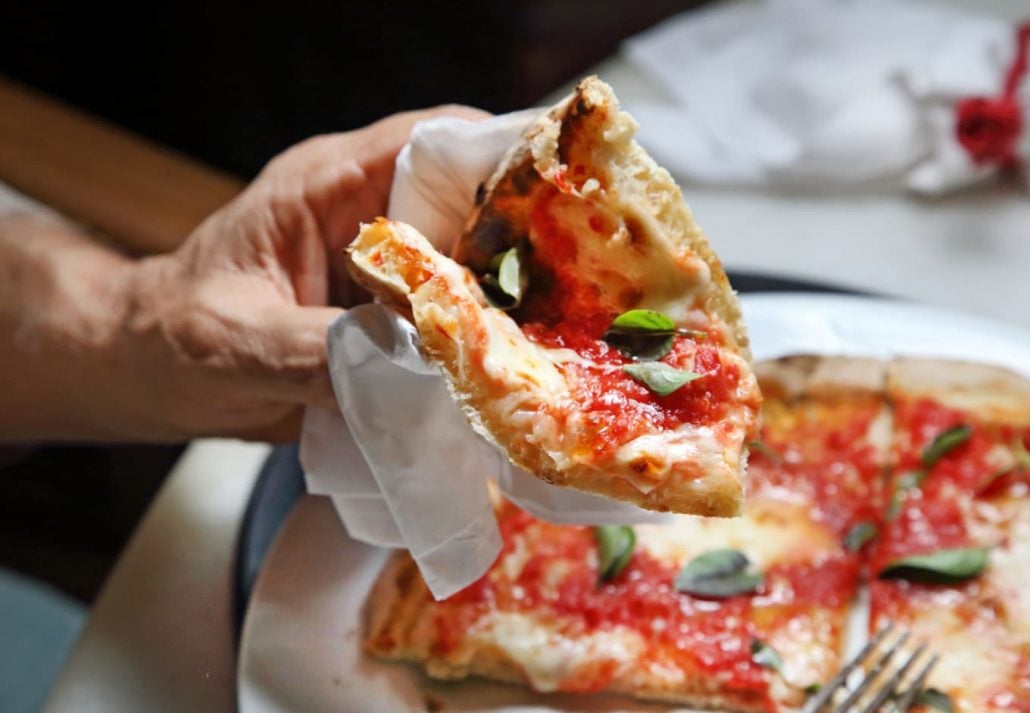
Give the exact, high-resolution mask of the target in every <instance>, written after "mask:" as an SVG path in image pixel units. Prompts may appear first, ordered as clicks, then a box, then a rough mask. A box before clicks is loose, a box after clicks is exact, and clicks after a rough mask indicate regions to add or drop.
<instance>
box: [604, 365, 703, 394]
mask: <svg viewBox="0 0 1030 713" xmlns="http://www.w3.org/2000/svg"><path fill="white" fill-rule="evenodd" d="M622 370H623V371H624V372H626V373H627V374H629V375H630V376H632V377H633V378H634V379H636V380H637V381H639V382H640V383H642V384H643V385H644V386H646V387H647V388H649V389H651V391H653V392H654V393H656V394H658V395H659V396H668V395H669V394H671V393H672V392H673V391H675V390H676V389H678V388H680V387H681V386H683V385H684V384H688V383H690V382H691V381H693V380H694V379H697V378H700V376H701V375H700V374H696V373H694V372H693V371H687V370H686V369H677V368H676V367H672V366H669V365H668V364H665V363H663V362H660V361H645V362H641V363H639V364H626V365H625V366H623V367H622Z"/></svg>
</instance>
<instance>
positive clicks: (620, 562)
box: [594, 525, 637, 582]
mask: <svg viewBox="0 0 1030 713" xmlns="http://www.w3.org/2000/svg"><path fill="white" fill-rule="evenodd" d="M594 538H595V539H596V540H597V559H598V567H597V570H598V573H599V579H600V580H601V581H602V582H607V581H608V580H610V579H614V578H615V577H617V576H619V574H620V573H621V572H622V570H624V569H626V565H628V564H629V561H630V559H631V558H632V557H633V547H634V545H636V542H637V535H636V533H635V532H634V531H633V528H632V527H628V526H626V525H602V526H600V527H595V528H594Z"/></svg>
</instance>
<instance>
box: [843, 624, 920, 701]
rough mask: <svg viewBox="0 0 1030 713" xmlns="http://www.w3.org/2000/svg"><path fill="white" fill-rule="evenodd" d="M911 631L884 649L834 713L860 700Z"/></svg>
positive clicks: (906, 641)
mask: <svg viewBox="0 0 1030 713" xmlns="http://www.w3.org/2000/svg"><path fill="white" fill-rule="evenodd" d="M909 636H910V634H909V632H907V631H906V632H904V633H903V634H902V635H901V636H899V637H898V638H897V640H896V641H895V642H894V643H893V644H891V645H890V646H889V647H888V648H887V650H886V651H884V652H883V653H882V654H881V655H880V658H879V659H877V661H876V663H875V664H873V667H872V668H871V669H869V671H868V672H867V673H866V675H865V676H864V677H863V678H862V680H861V681H859V683H858V685H857V686H855V688H854V689H852V691H851V692H850V693H849V694H848V697H847V698H845V699H844V702H843V703H841V704H840V705H839V706H837V707H836V708H834V709H833V710H834V713H847V711H848V709H849V708H851V705H852V704H853V703H854V702H855V701H857V700H858V698H859V696H861V695H862V694H863V693H865V692H866V691H867V690H868V689H869V687H870V686H871V685H873V682H874V681H876V677H877V676H878V675H879V674H880V671H882V670H883V669H884V667H885V666H887V664H888V663H889V662H890V660H891V659H892V658H894V654H896V653H897V652H898V650H899V649H901V647H903V646H904V645H905V644H906V643H908V637H909Z"/></svg>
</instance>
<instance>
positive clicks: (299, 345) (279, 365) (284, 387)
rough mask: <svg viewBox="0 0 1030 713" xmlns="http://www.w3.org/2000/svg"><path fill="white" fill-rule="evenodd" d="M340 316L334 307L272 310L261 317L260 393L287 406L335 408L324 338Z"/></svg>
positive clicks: (280, 307) (338, 310)
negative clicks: (303, 405)
mask: <svg viewBox="0 0 1030 713" xmlns="http://www.w3.org/2000/svg"><path fill="white" fill-rule="evenodd" d="M341 314H343V310H342V309H338V308H335V307H296V306H291V305H283V306H277V307H272V308H270V309H269V310H267V311H266V313H265V316H264V322H265V328H264V330H263V331H264V337H263V338H264V341H265V346H264V347H263V351H264V357H263V360H262V361H263V364H262V369H261V373H260V374H259V375H258V376H259V379H260V380H261V381H262V383H261V390H262V392H263V393H264V394H265V395H267V396H268V397H270V398H273V399H275V400H278V401H284V402H287V403H296V404H305V405H318V406H322V407H323V408H329V409H335V408H338V407H337V402H336V395H335V394H334V393H333V387H332V382H331V380H330V378H329V367H328V348H327V344H326V339H327V336H328V331H329V325H330V324H332V322H333V321H335V320H336V319H337V318H338V317H339V316H340V315H341Z"/></svg>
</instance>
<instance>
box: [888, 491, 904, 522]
mask: <svg viewBox="0 0 1030 713" xmlns="http://www.w3.org/2000/svg"><path fill="white" fill-rule="evenodd" d="M904 502H905V491H904V489H901V490H895V491H894V492H893V493H892V494H891V500H890V502H889V503H887V512H886V513H885V514H884V518H885V519H886V520H887V521H888V522H890V521H891V520H896V519H897V517H898V515H900V514H901V506H902V504H903V503H904Z"/></svg>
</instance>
